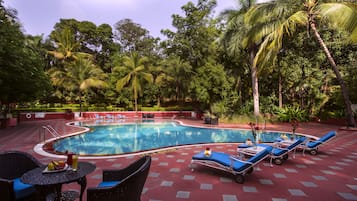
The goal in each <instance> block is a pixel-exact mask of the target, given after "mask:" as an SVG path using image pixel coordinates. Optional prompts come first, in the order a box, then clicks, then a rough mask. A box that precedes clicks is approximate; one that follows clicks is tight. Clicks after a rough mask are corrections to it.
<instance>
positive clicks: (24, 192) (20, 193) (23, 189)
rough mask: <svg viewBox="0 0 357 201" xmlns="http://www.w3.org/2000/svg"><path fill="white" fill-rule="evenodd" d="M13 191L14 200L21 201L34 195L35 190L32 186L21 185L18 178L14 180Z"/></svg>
mask: <svg viewBox="0 0 357 201" xmlns="http://www.w3.org/2000/svg"><path fill="white" fill-rule="evenodd" d="M14 191H15V198H16V199H21V198H25V197H27V196H29V195H31V194H33V193H35V192H36V189H35V187H34V186H33V185H30V184H25V183H22V182H21V181H20V178H16V179H14Z"/></svg>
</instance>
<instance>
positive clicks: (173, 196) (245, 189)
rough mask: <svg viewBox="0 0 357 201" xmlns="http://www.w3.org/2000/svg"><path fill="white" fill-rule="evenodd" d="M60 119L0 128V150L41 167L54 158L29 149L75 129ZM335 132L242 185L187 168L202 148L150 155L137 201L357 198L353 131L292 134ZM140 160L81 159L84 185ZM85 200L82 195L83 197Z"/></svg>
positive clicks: (312, 126)
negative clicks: (89, 168) (312, 150)
mask: <svg viewBox="0 0 357 201" xmlns="http://www.w3.org/2000/svg"><path fill="white" fill-rule="evenodd" d="M182 121H183V122H184V123H187V124H194V125H200V126H204V125H203V124H202V122H201V121H193V120H182ZM65 123H66V121H64V120H48V121H37V122H21V123H20V124H19V125H18V126H16V127H10V128H6V129H1V130H0V141H1V144H0V151H4V150H21V151H26V152H29V153H31V154H33V155H34V156H35V157H36V158H38V159H39V160H40V161H41V162H43V163H48V162H49V161H51V160H53V158H49V157H44V156H41V155H39V154H37V153H35V152H34V151H33V147H34V145H35V144H37V143H38V142H39V135H40V132H41V127H42V126H43V125H47V124H50V125H52V126H53V127H54V128H55V129H56V130H58V131H59V133H61V134H67V133H70V132H74V131H78V128H71V127H67V126H65ZM219 127H232V128H245V129H246V128H248V126H247V125H237V124H230V125H228V124H220V126H219ZM266 129H267V130H278V131H290V130H291V126H290V125H289V124H276V125H267V127H266ZM331 130H336V131H337V133H338V135H337V138H335V139H334V140H333V141H330V142H329V143H327V144H326V145H324V146H323V147H321V148H320V150H319V153H318V155H316V156H311V155H309V154H306V155H305V156H303V155H302V153H301V152H298V153H297V154H296V158H293V157H292V156H291V155H290V157H289V159H288V160H287V161H286V162H285V163H284V164H283V165H281V166H277V165H274V166H273V167H270V164H269V161H263V162H262V163H260V164H259V165H258V166H256V168H255V170H254V172H253V173H252V174H251V175H248V176H246V181H245V183H244V184H238V183H236V182H234V180H233V177H232V176H231V175H230V174H227V173H224V172H221V171H218V170H213V169H211V168H207V167H202V166H197V165H196V166H194V171H192V170H191V168H190V162H191V157H192V155H194V154H195V153H197V152H199V151H201V150H203V149H204V148H205V145H195V146H189V147H178V148H173V149H171V150H168V151H164V152H158V153H155V154H152V159H153V160H152V165H151V169H150V173H149V176H148V178H147V181H146V183H145V187H144V191H143V194H142V201H158V200H160V201H176V200H177V201H179V200H180V201H182V200H192V201H193V200H197V201H201V200H213V201H236V200H239V201H242V200H243V201H244V200H247V201H248V200H249V201H250V200H258V201H260V200H262V201H263V200H264V201H266V200H272V201H305V200H309V201H311V200H312V201H320V200H322V201H330V200H331V201H339V200H357V171H356V170H355V169H356V167H357V166H356V165H357V163H356V159H357V149H356V145H357V131H348V130H342V129H340V127H339V126H336V125H333V124H321V123H302V124H300V126H299V128H298V130H297V132H299V133H304V134H309V135H314V136H318V137H319V136H322V135H324V134H326V133H327V132H328V131H331ZM209 146H210V147H211V148H212V149H213V150H215V151H222V152H226V153H230V154H233V155H234V154H236V147H237V144H233V143H232V144H215V145H209ZM138 157H140V156H132V157H121V158H111V159H80V160H82V161H89V162H92V163H95V164H96V166H97V168H96V170H95V171H94V172H93V173H91V174H90V175H88V176H87V179H88V186H96V185H97V184H98V183H99V182H100V181H101V173H102V170H103V169H113V168H122V167H125V166H126V165H128V164H129V163H131V162H133V161H134V160H136V159H137V158H138ZM64 189H75V190H79V186H78V185H77V184H68V185H64ZM84 197H85V195H84Z"/></svg>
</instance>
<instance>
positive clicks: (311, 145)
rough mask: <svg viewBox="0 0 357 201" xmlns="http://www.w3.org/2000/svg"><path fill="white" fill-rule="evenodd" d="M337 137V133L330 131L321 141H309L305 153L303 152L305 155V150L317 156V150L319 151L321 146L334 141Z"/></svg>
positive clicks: (305, 146)
mask: <svg viewBox="0 0 357 201" xmlns="http://www.w3.org/2000/svg"><path fill="white" fill-rule="evenodd" d="M336 136H337V133H336V131H330V132H328V133H327V134H325V135H324V136H322V137H321V138H320V139H317V140H313V141H308V142H307V143H306V144H305V145H304V151H303V152H304V153H305V150H308V151H309V152H310V154H311V155H316V154H317V150H318V149H319V146H321V145H323V144H325V143H326V142H328V141H330V140H332V139H333V138H335V137H336Z"/></svg>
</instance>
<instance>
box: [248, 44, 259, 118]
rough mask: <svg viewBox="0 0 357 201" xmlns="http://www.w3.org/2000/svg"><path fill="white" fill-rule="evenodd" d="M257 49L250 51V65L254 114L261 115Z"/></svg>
mask: <svg viewBox="0 0 357 201" xmlns="http://www.w3.org/2000/svg"><path fill="white" fill-rule="evenodd" d="M254 57H255V51H254V49H253V50H251V51H250V66H251V73H252V90H253V105H254V115H255V116H259V115H260V109H259V87H258V70H257V67H256V65H255V64H254Z"/></svg>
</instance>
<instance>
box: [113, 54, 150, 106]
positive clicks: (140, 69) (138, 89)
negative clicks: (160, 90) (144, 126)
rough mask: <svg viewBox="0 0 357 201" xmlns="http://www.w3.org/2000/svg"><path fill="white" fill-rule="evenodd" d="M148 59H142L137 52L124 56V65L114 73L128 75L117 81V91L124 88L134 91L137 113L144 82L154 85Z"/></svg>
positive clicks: (115, 69)
mask: <svg viewBox="0 0 357 201" xmlns="http://www.w3.org/2000/svg"><path fill="white" fill-rule="evenodd" d="M147 61H148V58H147V57H140V55H139V54H138V53H137V52H133V53H131V54H130V56H124V58H123V65H122V66H118V67H115V68H114V71H124V72H125V73H126V75H125V76H124V77H122V78H120V79H119V80H118V81H117V86H116V88H117V90H118V91H121V90H122V89H123V88H124V87H126V86H129V87H130V88H131V89H132V90H133V97H134V105H135V111H136V112H137V111H138V97H139V95H142V86H143V84H144V81H147V82H149V83H153V76H152V74H150V73H149V72H147V68H146V67H145V64H147Z"/></svg>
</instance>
